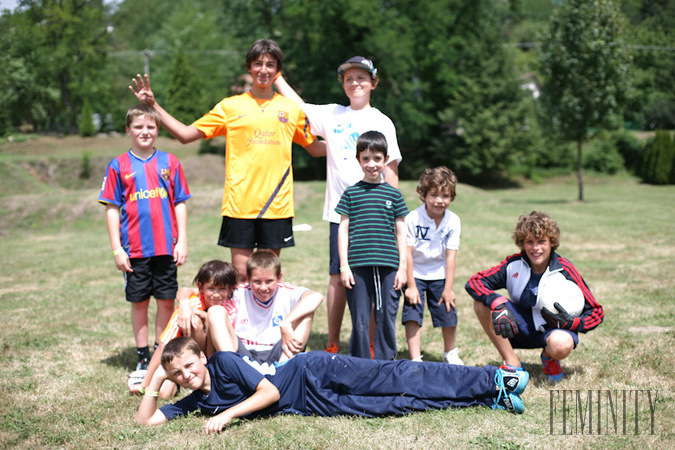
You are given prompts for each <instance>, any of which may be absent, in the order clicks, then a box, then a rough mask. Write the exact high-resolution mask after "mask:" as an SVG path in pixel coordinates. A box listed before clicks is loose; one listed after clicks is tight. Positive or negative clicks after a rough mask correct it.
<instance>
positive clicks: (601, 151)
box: [581, 133, 625, 175]
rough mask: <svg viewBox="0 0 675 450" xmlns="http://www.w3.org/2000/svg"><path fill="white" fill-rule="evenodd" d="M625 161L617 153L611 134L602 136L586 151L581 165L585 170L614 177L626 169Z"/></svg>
mask: <svg viewBox="0 0 675 450" xmlns="http://www.w3.org/2000/svg"><path fill="white" fill-rule="evenodd" d="M624 164H625V163H624V159H623V157H622V156H621V155H620V154H619V152H618V151H617V149H616V147H615V145H614V142H613V141H612V140H611V138H610V136H609V134H607V133H605V134H602V135H601V136H600V137H599V138H598V139H595V140H594V141H592V142H591V145H589V146H588V148H586V149H585V150H584V153H583V156H582V161H581V165H582V167H583V168H584V169H587V170H592V171H594V172H598V173H606V174H610V175H614V174H615V173H617V172H619V171H621V170H622V169H623V168H624Z"/></svg>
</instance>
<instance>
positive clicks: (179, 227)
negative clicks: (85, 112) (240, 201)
mask: <svg viewBox="0 0 675 450" xmlns="http://www.w3.org/2000/svg"><path fill="white" fill-rule="evenodd" d="M159 124H160V116H159V113H157V112H156V111H155V110H154V109H153V108H152V107H150V106H147V105H137V106H134V107H133V108H131V109H130V110H129V111H128V112H127V116H126V131H127V135H128V136H130V137H131V148H130V149H129V151H127V152H125V153H123V154H121V155H120V156H118V157H117V158H115V159H113V160H112V161H111V162H110V164H108V168H107V170H106V176H105V178H104V179H103V186H102V187H101V193H100V195H99V197H98V201H99V202H100V203H102V204H103V205H105V206H106V223H107V227H108V235H109V237H110V245H111V247H112V254H113V257H114V258H115V265H116V266H117V269H118V270H120V271H122V273H123V274H124V281H125V286H124V290H125V292H126V299H127V301H128V302H129V303H131V326H132V329H133V333H134V339H135V340H136V351H137V354H138V365H137V367H136V369H137V370H143V369H146V368H147V365H148V362H149V360H150V349H149V347H148V305H149V303H150V296H153V297H155V299H156V300H157V315H156V318H155V342H157V338H158V336H159V335H160V333H161V332H162V330H163V329H164V327H165V326H166V324H167V322H168V321H169V317H171V313H172V311H173V305H174V299H175V298H176V291H177V289H178V279H177V269H176V267H177V266H180V265H182V264H184V263H185V261H186V260H187V206H186V205H185V202H186V200H188V199H189V198H190V190H189V189H188V185H187V182H186V181H185V177H184V175H183V169H182V167H181V165H180V162H179V161H178V158H176V157H175V156H174V155H172V154H170V153H164V152H161V151H159V150H157V149H156V148H155V139H156V138H157V133H158V132H159Z"/></svg>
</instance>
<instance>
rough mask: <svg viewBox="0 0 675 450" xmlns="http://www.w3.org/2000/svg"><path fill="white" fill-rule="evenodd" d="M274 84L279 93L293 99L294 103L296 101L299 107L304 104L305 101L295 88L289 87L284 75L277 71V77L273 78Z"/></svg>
mask: <svg viewBox="0 0 675 450" xmlns="http://www.w3.org/2000/svg"><path fill="white" fill-rule="evenodd" d="M274 86H275V87H276V88H277V90H278V91H279V93H280V94H281V95H283V96H284V97H286V98H288V99H291V100H293V101H294V102H295V103H297V104H298V105H299V106H300V107H302V106H303V105H304V104H305V101H304V100H303V99H302V97H300V95H298V93H297V92H295V89H293V88H292V87H291V85H290V84H288V82H287V81H286V79H285V78H284V76H283V75H282V74H281V72H279V74H278V75H277V77H276V78H275V80H274Z"/></svg>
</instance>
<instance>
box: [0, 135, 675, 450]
mask: <svg viewBox="0 0 675 450" xmlns="http://www.w3.org/2000/svg"><path fill="white" fill-rule="evenodd" d="M120 142H122V143H121V144H120ZM124 145H126V140H125V139H122V140H121V141H119V142H117V141H116V142H110V141H105V142H103V141H96V140H89V141H86V143H85V145H84V146H83V145H82V144H81V143H78V144H77V146H76V145H75V144H73V143H71V142H65V141H58V140H56V141H54V142H51V141H45V140H43V139H38V140H36V141H33V142H26V143H22V144H10V143H6V142H5V143H0V188H1V189H0V262H1V263H2V269H3V270H2V274H1V275H0V327H1V329H2V333H1V334H0V405H2V408H3V410H4V414H2V416H1V417H0V445H1V446H2V447H6V448H42V447H47V448H151V447H152V448H154V447H164V448H242V449H248V448H322V449H323V448H328V449H338V448H339V449H344V448H359V449H360V448H417V447H419V448H446V447H457V448H507V449H510V448H526V447H527V448H569V447H572V448H579V447H593V448H673V446H675V432H674V431H673V430H674V429H675V402H674V394H675V392H674V388H675V382H674V381H673V380H675V351H673V347H674V344H675V313H673V310H672V309H671V308H673V306H674V303H675V295H674V294H673V292H674V290H675V277H674V276H673V273H674V272H675V233H674V228H673V223H674V222H675V187H673V186H668V187H655V186H648V185H642V184H639V183H638V182H636V181H635V180H634V179H633V178H630V177H628V176H625V175H622V176H615V177H592V176H587V178H586V189H585V197H586V199H587V200H586V201H585V202H583V203H580V202H577V201H575V199H576V196H577V187H576V183H575V180H574V178H573V177H569V178H567V177H563V178H559V179H555V180H549V181H547V182H546V183H544V184H537V185H527V186H524V187H521V188H517V189H508V190H490V191H486V190H482V189H478V188H475V187H471V186H467V185H460V186H459V189H458V195H457V199H456V201H455V202H454V203H453V204H452V205H451V209H453V210H454V211H455V212H456V213H457V214H459V216H460V217H461V218H462V226H463V233H462V247H461V249H460V252H459V253H458V264H457V276H456V281H455V292H456V293H457V303H458V312H459V320H460V325H459V331H458V346H459V348H460V354H461V357H462V358H463V359H464V361H465V362H466V363H467V364H473V365H484V364H499V363H501V361H500V360H499V359H498V354H497V353H496V351H495V350H494V349H493V347H492V346H491V345H490V343H489V341H488V339H487V338H486V337H485V336H484V333H483V332H482V330H481V329H480V325H479V324H478V321H477V319H476V318H475V316H474V314H473V310H472V300H471V299H470V298H469V296H468V295H467V294H466V292H465V291H464V284H465V283H466V281H467V279H468V278H469V276H471V275H472V274H473V273H475V272H477V271H478V270H481V269H484V268H487V267H490V266H492V265H494V264H496V263H498V262H499V261H500V260H501V259H503V258H504V257H505V256H507V255H509V254H511V253H512V252H514V251H516V247H515V246H514V245H513V243H512V241H511V238H510V235H511V231H512V228H513V226H514V224H515V222H516V220H517V218H518V216H519V215H520V214H522V213H525V212H529V211H531V210H532V209H541V210H544V211H546V212H548V213H549V214H551V215H552V216H553V217H554V218H555V219H556V220H557V221H558V223H559V225H560V227H561V229H562V236H561V242H562V244H561V247H560V249H559V252H560V253H561V254H562V255H564V256H566V257H568V258H569V259H571V260H572V261H573V262H574V263H575V265H576V266H577V268H578V269H579V271H580V272H581V273H582V275H583V276H584V278H585V279H586V281H587V283H588V284H589V286H590V288H591V289H592V291H593V292H594V294H595V296H596V298H597V299H598V301H599V302H600V303H601V304H602V305H603V306H604V307H605V322H604V323H603V324H602V325H600V327H598V328H597V329H596V330H594V331H593V332H591V333H589V334H587V335H582V336H581V339H580V345H579V347H578V349H577V350H576V351H574V352H573V354H572V355H571V356H570V357H569V358H568V359H567V360H565V361H564V364H563V368H564V370H565V372H566V378H565V379H564V380H563V381H562V382H561V383H559V384H558V385H555V386H550V385H547V384H546V383H545V382H544V380H543V377H542V373H541V368H540V363H539V352H538V351H536V350H527V351H521V352H520V353H519V354H520V356H521V358H522V360H523V361H524V362H525V366H526V368H527V369H528V370H529V371H530V374H531V375H532V381H531V383H530V385H529V386H528V388H527V390H526V391H525V393H524V394H523V400H524V402H525V405H526V412H525V413H524V414H523V415H521V416H514V415H510V414H507V413H505V412H503V411H493V410H489V409H486V408H469V409H463V410H447V411H434V412H427V413H417V414H412V415H409V416H405V417H393V418H378V419H363V418H347V417H341V418H329V419H327V418H317V417H294V416H283V417H274V418H271V419H264V420H254V421H238V422H236V423H235V424H233V425H232V426H231V427H229V428H228V429H226V430H225V432H224V433H223V434H221V435H220V436H215V437H214V436H210V437H207V436H205V435H204V433H203V431H202V426H203V423H204V418H202V417H199V416H194V417H188V418H186V419H182V420H178V421H175V422H173V423H171V424H168V425H166V426H163V427H158V428H141V427H139V426H136V425H135V424H134V421H133V417H134V414H135V411H136V408H137V406H138V403H139V398H137V397H129V396H128V395H127V394H126V391H125V386H124V378H125V375H126V374H127V373H128V372H130V370H131V369H132V368H133V366H134V363H135V349H134V344H133V338H132V333H131V326H130V320H129V310H130V308H129V306H128V304H127V303H126V302H125V301H124V296H123V285H122V277H121V275H120V274H119V272H117V270H116V269H115V265H114V262H113V259H112V256H111V255H110V249H109V243H108V238H107V233H106V230H105V222H104V214H103V207H102V206H100V205H98V204H97V203H96V197H97V194H98V188H99V186H100V179H101V176H102V173H103V168H104V167H105V166H104V165H103V166H102V167H101V162H100V161H105V162H106V163H107V161H108V160H109V159H110V158H111V157H112V156H114V155H115V154H117V153H119V152H120V151H121V150H122V149H123V148H124V147H121V146H124ZM171 145H175V144H171V143H170V142H168V141H167V142H166V143H165V146H164V147H163V149H165V150H166V149H168V150H172V149H171V147H170V146H171ZM178 151H179V156H180V157H181V158H182V160H183V163H184V165H185V166H186V167H190V168H191V172H190V173H189V174H188V181H189V183H190V188H191V190H192V193H193V196H194V197H193V199H191V200H190V201H189V203H188V209H189V254H190V256H189V261H188V263H187V264H186V265H185V266H183V267H182V268H181V269H180V270H179V281H180V284H181V285H184V286H187V285H189V284H190V283H191V280H192V278H193V277H194V275H195V273H196V271H197V269H198V268H199V266H200V265H201V263H203V262H204V261H206V260H208V259H213V258H227V257H229V254H228V252H227V251H226V250H225V249H223V248H220V247H218V246H216V245H215V240H216V235H217V233H218V230H219V226H220V218H219V217H218V210H219V204H220V198H221V190H222V185H221V184H220V181H218V180H217V179H216V180H214V179H213V178H212V176H211V175H209V176H207V175H203V176H202V175H201V174H202V173H203V174H208V173H211V172H213V170H214V165H216V166H217V164H215V162H214V160H213V159H204V157H197V156H195V153H196V149H195V148H194V147H189V146H183V147H179V148H178ZM84 155H89V156H84ZM86 160H90V162H91V164H92V166H91V167H90V169H91V170H92V176H91V178H90V179H89V180H86V179H79V180H77V179H75V178H77V173H79V172H80V170H81V169H82V167H83V166H85V165H86V164H88V163H85V161H86ZM36 161H40V164H42V165H40V164H36V163H35V162H36ZM68 161H70V162H68ZM218 163H219V164H222V162H218ZM216 172H219V169H218V170H216ZM69 178H70V179H69ZM216 178H217V177H216ZM64 186H65V187H64ZM323 188H324V184H323V183H322V182H306V183H296V195H295V198H296V216H297V217H296V219H295V223H296V224H301V223H307V224H310V225H311V226H312V227H313V228H312V231H309V232H297V233H296V241H297V243H296V247H294V248H292V249H289V250H284V252H283V253H282V263H283V267H284V269H283V272H284V279H285V280H287V281H292V282H294V283H296V284H301V285H305V286H307V287H309V288H311V289H314V290H317V291H320V292H325V289H326V283H327V276H326V275H325V273H326V271H327V254H328V250H327V234H328V233H327V225H326V224H325V223H324V222H322V221H321V220H320V216H321V214H320V211H321V208H322V203H323ZM414 188H415V183H414V182H408V181H406V182H403V183H402V184H401V190H402V192H403V193H404V195H405V198H406V201H407V202H408V206H409V207H410V208H414V207H416V206H417V205H418V204H419V200H418V198H417V196H416V194H415V192H414ZM151 317H154V309H153V310H152V311H151ZM429 323H430V321H429V318H428V317H427V318H426V319H425V327H424V328H423V353H424V354H425V355H426V356H425V359H426V360H440V357H441V354H442V341H441V336H440V331H438V330H434V329H433V328H431V327H430V326H429ZM326 331H327V330H326V313H325V308H324V307H321V308H320V309H319V311H318V312H317V314H316V317H315V322H314V328H313V335H312V337H311V339H310V342H309V347H310V349H311V350H314V349H321V348H323V346H324V345H325V339H326ZM348 338H349V316H348V315H346V317H345V321H344V324H343V330H342V339H343V342H342V347H343V348H346V347H347V343H348ZM398 338H399V341H398V342H399V350H400V353H399V357H401V358H407V351H406V346H405V339H404V333H403V327H402V326H399V331H398ZM563 391H564V392H563ZM589 391H591V392H592V394H591V397H590V399H591V401H590V402H589V401H588V400H589ZM598 392H600V394H601V395H600V403H599V404H598ZM636 392H637V393H638V394H637V400H636ZM563 393H564V398H565V403H564V404H563ZM624 395H625V397H624ZM610 397H611V399H612V404H611V405H610V404H609V398H610ZM624 398H625V401H624ZM650 401H651V403H650ZM552 406H553V409H552ZM598 406H600V408H598ZM578 407H581V410H582V413H581V414H579V413H578V409H577V408H578ZM589 408H592V411H589ZM624 408H625V409H624ZM650 408H651V409H650ZM612 414H613V415H612ZM598 420H599V421H600V429H599V430H598ZM582 421H583V431H582ZM615 423H616V426H615Z"/></svg>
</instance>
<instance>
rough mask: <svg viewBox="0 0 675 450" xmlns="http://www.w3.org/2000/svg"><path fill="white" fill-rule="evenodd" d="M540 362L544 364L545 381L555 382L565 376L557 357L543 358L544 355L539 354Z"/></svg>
mask: <svg viewBox="0 0 675 450" xmlns="http://www.w3.org/2000/svg"><path fill="white" fill-rule="evenodd" d="M541 364H542V366H544V375H546V381H548V382H549V383H557V382H558V381H560V380H562V379H563V377H564V376H565V374H564V373H563V370H562V367H560V361H558V360H557V359H553V358H550V359H549V358H544V355H541Z"/></svg>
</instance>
